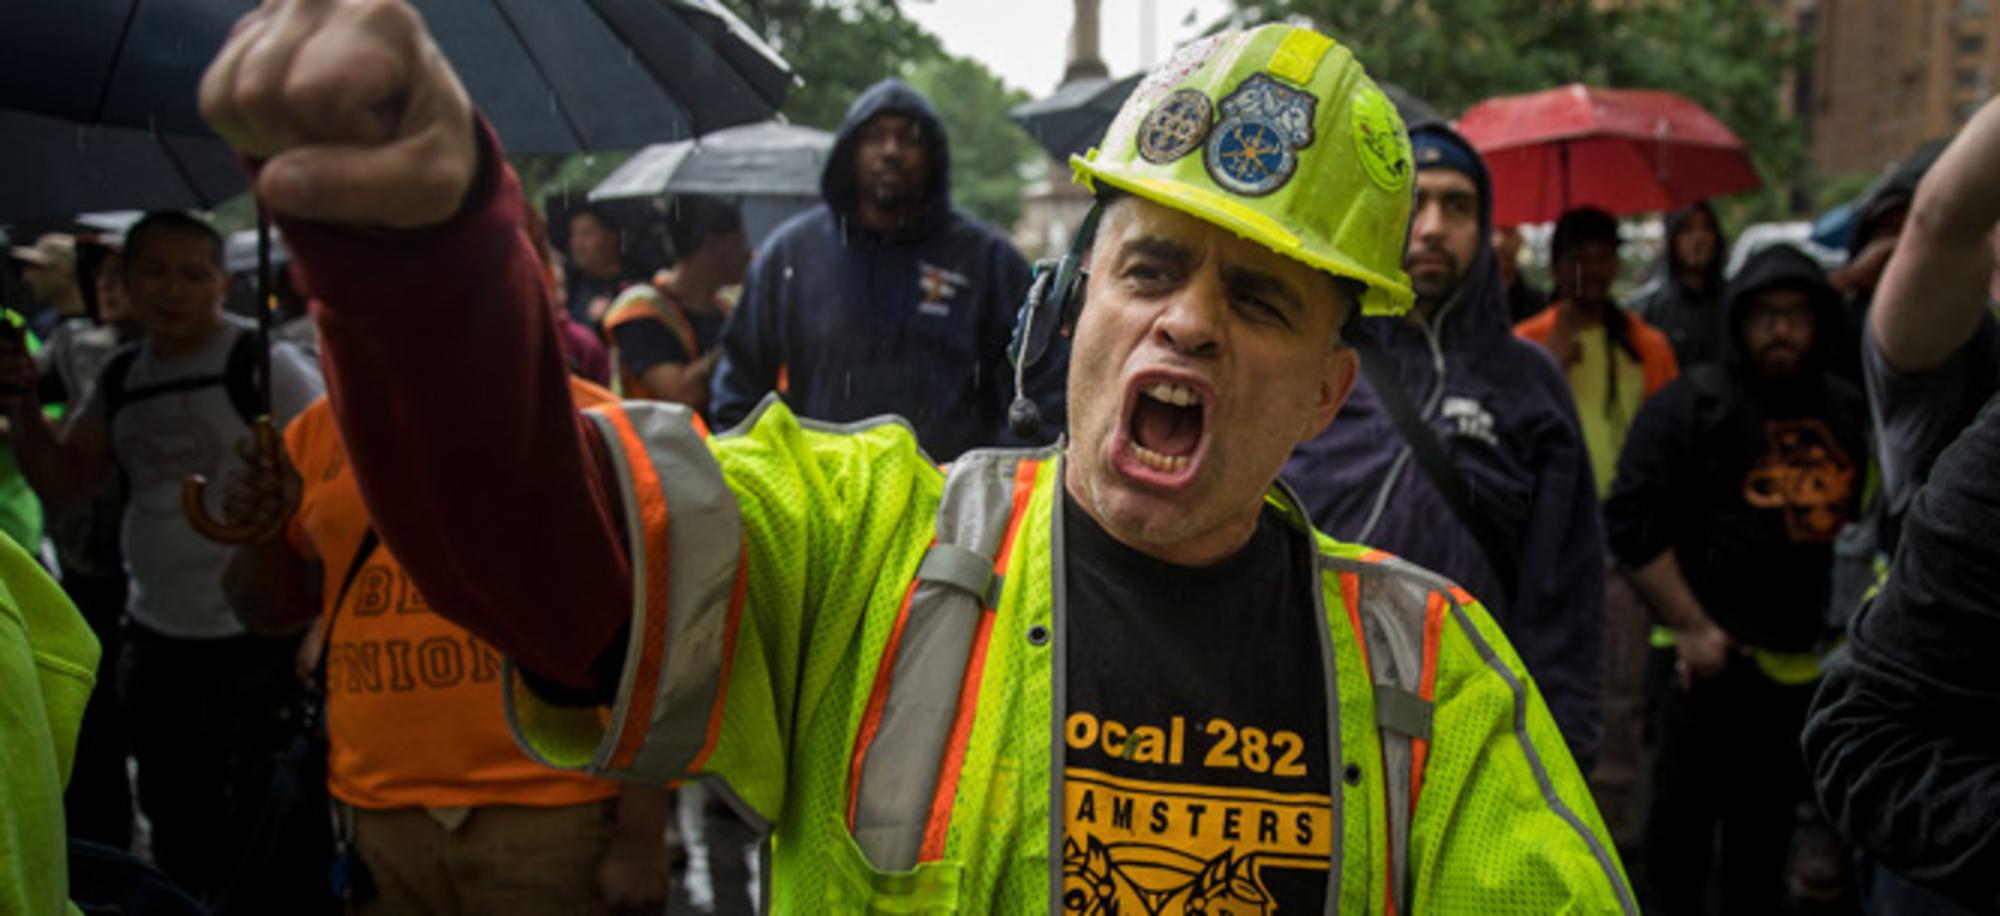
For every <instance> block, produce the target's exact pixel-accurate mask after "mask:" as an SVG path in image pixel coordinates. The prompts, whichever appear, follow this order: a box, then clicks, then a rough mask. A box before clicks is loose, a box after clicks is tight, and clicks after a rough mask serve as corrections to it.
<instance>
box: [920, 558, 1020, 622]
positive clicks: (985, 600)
mask: <svg viewBox="0 0 2000 916" xmlns="http://www.w3.org/2000/svg"><path fill="white" fill-rule="evenodd" d="M917 578H919V579H922V580H923V581H925V582H937V583H940V584H943V585H953V586H957V587H958V588H959V589H961V590H963V591H964V592H965V593H966V594H969V595H972V596H973V597H975V598H978V599H979V603H980V605H981V606H982V607H992V606H993V602H994V600H995V599H997V598H999V597H1000V576H999V575H998V574H997V573H995V572H994V571H993V558H992V557H987V556H981V555H979V554H978V553H976V552H974V551H971V550H967V549H965V548H963V547H960V546H958V545H957V544H933V545H931V549H930V550H929V551H928V552H926V553H925V554H924V561H923V562H922V563H919V564H917Z"/></svg>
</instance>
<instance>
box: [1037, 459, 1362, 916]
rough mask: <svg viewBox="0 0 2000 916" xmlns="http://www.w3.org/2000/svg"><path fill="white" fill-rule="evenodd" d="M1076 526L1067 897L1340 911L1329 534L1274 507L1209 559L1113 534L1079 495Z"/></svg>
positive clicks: (1109, 902)
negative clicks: (1327, 619) (1334, 859)
mask: <svg viewBox="0 0 2000 916" xmlns="http://www.w3.org/2000/svg"><path fill="white" fill-rule="evenodd" d="M1063 525H1064V536H1065V537H1066V538H1067V541H1068V545H1067V569H1068V573H1067V581H1066V583H1065V584H1066V587H1067V590H1068V602H1067V606H1068V621H1067V627H1068V638H1069V646H1068V649H1067V665H1066V670H1065V676H1066V677H1067V704H1068V710H1069V711H1068V716H1067V719H1066V721H1065V722H1064V728H1063V732H1064V736H1065V740H1066V742H1067V745H1068V748H1067V755H1066V757H1065V766H1064V779H1065V796H1066V798H1065V802H1064V809H1065V810H1064V812H1063V814H1064V818H1065V826H1066V829H1065V833H1064V844H1063V845H1064V850H1063V875H1064V882H1063V885H1064V890H1063V893H1064V895H1065V903H1066V908H1068V909H1070V910H1073V911H1074V910H1079V909H1092V906H1093V904H1096V903H1103V904H1105V906H1104V907H1103V908H1102V909H1103V911H1104V912H1127V913H1175V914H1179V913H1184V912H1185V913H1194V912H1204V911H1205V912H1211V913H1213V912H1222V911H1224V910H1225V909H1228V907H1229V905H1231V904H1234V905H1236V906H1238V907H1247V909H1248V910H1254V911H1260V912H1269V911H1270V910H1271V909H1272V908H1273V907H1275V908H1276V910H1277V911H1278V912H1286V913H1291V912H1302V913H1316V912H1320V911H1322V910H1324V909H1325V901H1326V891H1327V883H1328V878H1329V876H1328V871H1327V862H1328V857H1329V855H1330V854H1331V849H1332V846H1331V839H1332V837H1331V832H1332V830H1333V829H1334V827H1333V823H1332V800H1331V797H1330V790H1331V782H1330V781H1329V780H1330V778H1331V774H1330V773H1329V769H1330V764H1329V763H1328V760H1327V753H1328V751H1327V734H1326V732H1327V710H1326V681H1325V675H1324V668H1323V667H1322V660H1321V657H1320V651H1321V637H1320V628H1321V624H1320V623H1319V622H1318V621H1316V620H1315V619H1314V618H1315V616H1316V615H1317V614H1318V610H1317V605H1316V604H1315V602H1314V601H1313V599H1312V593H1311V591H1310V590H1309V589H1310V588H1312V587H1313V586H1312V572H1311V569H1312V567H1311V564H1312V554H1311V551H1312V549H1313V548H1312V545H1311V544H1310V543H1309V542H1308V541H1307V540H1306V538H1305V537H1304V536H1302V535H1300V534H1299V533H1298V532H1296V531H1293V530H1292V529H1291V528H1290V527H1289V526H1288V525H1287V524H1286V523H1285V522H1284V521H1283V520H1282V519H1281V518H1280V517H1279V516H1278V515H1277V513H1276V511H1275V510H1272V509H1269V508H1268V507H1267V508H1266V509H1265V511H1264V514H1263V517H1262V518H1261V519H1260V521H1259V524H1258V527H1257V533H1256V535H1255V536H1254V537H1253V538H1252V539H1251V541H1250V543H1249V544H1248V545H1246V546H1245V547H1244V548H1243V549H1242V550H1240V551H1238V552H1237V553H1236V555H1235V556H1232V557H1230V558H1229V559H1227V560H1224V561H1223V562H1221V563H1219V564H1216V565H1214V566H1210V567H1206V568H1199V569H1197V568H1189V567H1183V566H1175V565H1173V564H1170V563H1165V562H1162V561H1159V560H1156V559H1153V558H1151V557H1148V556H1146V555H1144V554H1142V553H1140V552H1138V551H1136V550H1133V549H1132V548H1130V547H1127V546H1125V545H1123V544H1121V543H1119V542H1117V541H1116V540H1113V539H1112V538H1111V536H1110V535H1108V534H1106V533H1105V531H1104V530H1103V529H1102V528H1100V527H1098V525H1097V524H1096V522H1095V521H1093V520H1092V519H1091V518H1090V517H1089V516H1088V515H1087V514H1085V513H1084V512H1083V511H1082V510H1081V509H1079V508H1078V507H1077V506H1076V505H1075V504H1074V503H1073V502H1072V501H1071V500H1070V499H1068V498H1067V497H1065V498H1064V500H1063ZM1072 896H1074V897H1076V899H1075V900H1074V901H1072V900H1070V899H1069V898H1071V897H1072ZM1258 898H1263V899H1258Z"/></svg>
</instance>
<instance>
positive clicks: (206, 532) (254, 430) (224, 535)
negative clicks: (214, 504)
mask: <svg viewBox="0 0 2000 916" xmlns="http://www.w3.org/2000/svg"><path fill="white" fill-rule="evenodd" d="M250 431H251V434H252V435H253V436H254V437H255V439H256V443H257V449H258V451H260V452H263V453H264V454H267V455H275V454H277V451H278V431H277V429H276V428H275V427H273V426H272V425H271V418H270V417H268V416H264V417H258V418H257V420H256V422H254V423H252V424H251V426H250ZM207 496H208V478H207V477H205V476H203V475H201V474H189V475H188V476H186V477H185V478H182V479H181V514H182V515H185V516H187V520H188V526H189V527H191V528H193V529H194V530H195V533H196V534H199V535H201V536H202V537H205V538H207V539H209V540H211V541H214V542H215V543H217V544H226V545H229V546H235V545H238V544H249V543H252V542H254V541H262V540H265V539H267V538H269V537H270V536H271V535H273V534H276V533H277V532H278V529H279V527H280V526H282V525H283V524H284V520H283V519H273V520H271V521H268V522H264V523H262V524H259V523H256V522H238V523H233V524H232V523H228V522H223V521H220V520H218V519H216V518H215V517H214V516H212V515H209V514H208V500H207Z"/></svg>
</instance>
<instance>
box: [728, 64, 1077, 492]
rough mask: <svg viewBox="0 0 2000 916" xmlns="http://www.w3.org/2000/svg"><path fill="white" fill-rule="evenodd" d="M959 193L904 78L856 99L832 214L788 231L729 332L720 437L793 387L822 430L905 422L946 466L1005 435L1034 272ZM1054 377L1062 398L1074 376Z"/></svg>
mask: <svg viewBox="0 0 2000 916" xmlns="http://www.w3.org/2000/svg"><path fill="white" fill-rule="evenodd" d="M950 188H951V149H950V146H949V144H948V143H947V141H946V138H945V131H944V124H943V122H942V121H940V120H939V119H938V116H937V112H936V111H935V110H933V109H932V108H931V104H930V102H929V101H927V100H925V98H924V97H923V96H922V95H920V94H918V93H917V91H916V90H914V89H911V88H910V87H909V86H906V85H904V84H903V83H901V82H898V81H896V80H893V79H890V80H883V81H882V82H879V83H876V84H875V85H874V86H871V87H869V89H868V90H867V91H866V92H863V93H862V94H861V96H860V97H859V98H857V99H855V100H854V104H853V106H851V107H850V108H849V109H848V110H847V119H846V121H845V122H844V123H843V124H842V125H841V128H840V133H839V138H838V139H837V140H836V141H835V143H834V147H833V153H832V155H830V156H829V157H828V158H827V162H826V169H825V171H824V172H823V173H822V177H821V180H820V192H821V195H822V196H823V197H824V198H825V200H826V206H824V207H821V208H818V209H816V210H813V211H811V212H808V213H805V214H802V215H800V216H798V217H796V218H794V219H793V220H791V221H790V222H788V223H786V224H785V225H783V226H780V227H779V228H778V230H777V231H776V232H775V233H773V234H772V236H771V238H770V239H769V241H767V242H766V243H765V246H764V250H763V251H761V252H760V253H759V254H758V257H757V259H756V261H755V262H754V263H752V264H751V266H750V277H749V280H748V282H747V283H746V284H745V285H744V289H743V299H742V302H741V304H740V306H739V307H738V308H737V310H736V311H735V312H734V313H733V314H732V315H731V317H730V320H729V322H728V325H727V326H726V327H725V328H724V329H723V333H722V358H721V361H720V362H719V364H718V365H717V367H716V370H715V378H714V381H713V383H712V384H713V389H714V391H713V398H712V399H711V403H710V410H711V411H712V413H713V415H714V418H715V420H716V422H717V424H718V425H719V428H720V427H728V426H733V425H735V424H736V423H737V422H738V421H740V420H742V419H743V418H744V417H746V416H748V415H749V414H750V412H751V410H752V409H753V408H755V407H756V406H757V403H758V402H759V401H761V400H762V399H763V398H764V396H765V395H766V394H768V393H770V392H772V391H777V392H780V393H782V394H784V395H785V400H786V402H787V403H789V404H790V405H791V407H792V409H793V410H795V411H797V412H798V413H799V414H800V415H801V416H805V417H811V418H814V419H819V420H832V421H841V422H846V421H853V420H860V419H864V418H867V417H873V416H879V415H882V414H891V413H893V414H900V415H901V416H903V417H905V418H907V419H908V420H909V421H910V424H911V425H912V426H913V427H914V428H915V429H916V432H917V441H918V442H920V443H921V444H922V445H923V446H924V448H925V449H926V451H927V452H928V453H929V454H930V456H931V457H932V458H935V459H938V460H940V461H948V460H950V459H952V458H954V457H956V456H957V455H958V454H959V453H961V452H963V451H965V450H966V449H969V448H972V447H974V446H979V445H993V444H997V443H999V442H1001V441H1003V440H1004V438H1005V433H1006V420H1007V406H1008V402H1009V400H1010V399H1011V397H1012V395H1013V382H1012V375H1011V374H1010V372H1009V371H1008V363H1007V354H1006V350H1007V340H1008V335H1009V334H1010V333H1011V332H1012V330H1013V322H1014V313H1015V310H1016V308H1017V307H1018V306H1019V305H1020V303H1021V296H1022V293H1024V292H1025V291H1026V290H1027V288H1028V264H1027V262H1026V261H1025V260H1023V259H1022V258H1021V255H1020V253H1019V252H1017V251H1015V250H1014V247H1013V245H1012V244H1010V243H1009V242H1008V241H1007V240H1006V239H1005V238H1004V237H1002V236H1001V235H1000V234H999V233H997V232H995V231H994V230H993V229H992V228H991V227H989V226H987V225H986V224H984V223H981V222H979V221H978V220H976V219H973V218H972V217H970V216H966V215H965V214H963V213H960V212H958V211H957V210H956V209H954V208H953V207H952V205H951V194H950ZM1056 362H1058V363H1060V362H1061V360H1056ZM1046 371H1047V375H1046V376H1045V377H1046V378H1048V379H1049V380H1050V381H1051V382H1052V383H1053V384H1052V385H1051V389H1059V387H1060V380H1061V379H1062V377H1063V376H1062V371H1061V367H1060V366H1054V367H1051V368H1050V369H1048V370H1046ZM1058 394H1059V392H1057V391H1055V390H1050V391H1049V396H1048V397H1047V398H1045V400H1046V401H1048V402H1050V403H1049V404H1048V411H1047V412H1046V413H1045V415H1053V414H1054V413H1055V411H1056V409H1057V407H1058V406H1059V397H1058V396H1057V395H1058Z"/></svg>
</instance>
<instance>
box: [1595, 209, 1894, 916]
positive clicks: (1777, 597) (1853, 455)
mask: <svg viewBox="0 0 2000 916" xmlns="http://www.w3.org/2000/svg"><path fill="white" fill-rule="evenodd" d="M1725 305H1726V314H1727V317H1728V324H1727V326H1726V327H1727V328H1728V330H1729V332H1730V338H1729V341H1728V342H1729V345H1730V346H1729V348H1728V349H1727V350H1726V351H1725V353H1724V356H1723V359H1722V360H1721V361H1720V362H1719V363H1713V364H1709V365H1706V366H1701V367H1698V368H1696V369H1695V370H1693V371H1691V372H1689V373H1688V374H1687V375H1686V376H1683V377H1682V378H1681V379H1679V380H1677V381H1675V382H1674V383H1672V384H1669V385H1668V386H1667V387H1666V388H1665V389H1663V390H1661V392H1660V393H1659V395H1658V396H1656V397H1654V398H1653V399H1652V400H1649V401H1647V402H1646V404H1645V406H1644V407H1642V408H1641V409H1640V411H1639V415H1638V417H1637V418H1636V419H1635V420H1634V422H1633V425H1632V430H1631V435H1630V437H1629V438H1628V439H1627V440H1626V444H1625V450H1624V452H1623V453H1622V454H1621V455H1620V458H1619V466H1618V477H1617V483H1616V484H1615V487H1614V489H1613V491H1612V494H1611V498H1610V500H1609V501H1608V502H1607V503H1606V504H1605V518H1606V522H1607V525H1608V527H1609V529H1610V542H1611V548H1612V550H1613V551H1614V552H1615V553H1616V554H1617V556H1618V558H1619V560H1620V561H1622V562H1623V563H1624V564H1625V566H1626V567H1628V568H1629V569H1631V570H1632V571H1633V572H1632V579H1633V581H1634V583H1635V584H1636V585H1637V586H1638V588H1639V591H1640V593H1641V594H1642V595H1643V596H1644V597H1645V598H1646V600H1647V602H1648V603H1649V604H1650V605H1651V606H1652V607H1653V608H1654V609H1655V610H1656V611H1657V612H1658V613H1659V615H1660V617H1661V618H1662V619H1663V620H1664V621H1665V622H1666V624H1667V625H1668V626H1669V627H1670V628H1671V629H1672V631H1673V648H1672V649H1671V650H1663V651H1662V652H1661V653H1660V654H1659V655H1658V656H1657V657H1656V659H1655V662H1656V664H1657V665H1659V666H1660V667H1661V668H1662V669H1664V668H1666V667H1668V666H1671V667H1672V669H1673V672H1674V677H1673V678H1672V679H1671V680H1672V686H1671V687H1669V688H1667V689H1666V690H1665V692H1664V693H1665V695H1664V696H1663V697H1661V699H1660V724H1659V729H1660V730H1659V745H1658V756H1657V758H1656V759H1655V769H1654V775H1653V794H1652V809H1651V813H1650V815H1649V817H1648V820H1647V828H1646V834H1647V835H1646V854H1647V856H1648V860H1647V864H1648V872H1647V873H1648V874H1649V875H1651V876H1652V879H1653V880H1652V882H1651V883H1652V885H1653V887H1654V889H1655V892H1656V893H1657V894H1658V895H1659V896H1658V899H1657V900H1655V901H1653V902H1652V903H1651V904H1650V905H1649V906H1648V907H1647V910H1648V912H1656V913H1665V914H1675V913H1703V912H1707V909H1706V900H1707V893H1708V884H1709V881H1710V878H1711V876H1713V877H1715V878H1717V879H1719V881H1720V884H1721V899H1722V900H1725V901H1727V902H1728V910H1727V912H1741V913H1775V912H1779V911H1780V910H1781V903H1782V900H1783V895H1784V889H1785V866H1786V854H1787V851H1788V849H1789V847H1790V843H1791V837H1792V832H1793V828H1794V809H1795V808H1796V807H1797V805H1798V804H1799V803H1800V802H1801V801H1803V800H1805V797H1806V796H1805V790H1806V783H1805V771H1804V769H1803V767H1802V766H1801V764H1800V761H1799V755H1798V753H1797V750H1796V749H1797V745H1798V736H1799V733H1800V730H1801V729H1802V728H1803V726H1804V723H1805V712H1806V706H1807V703H1808V702H1809V701H1810V700H1811V698H1812V692H1813V689H1814V686H1815V684H1816V683H1817V681H1818V677H1819V664H1818V657H1817V655H1816V651H1817V649H1818V648H1819V647H1820V646H1821V645H1823V644H1824V643H1825V642H1826V641H1827V640H1828V638H1829V637H1830V635H1831V634H1830V633H1829V632H1828V625H1827V623H1826V620H1827V617H1826V610H1827V602H1828V598H1829V590H1830V584H1829V583H1830V571H1831V568H1832V563H1833V540H1834V537H1835V535H1837V534H1838V533H1839V531H1840V528H1841V526H1842V525H1844V524H1846V523H1847V522H1848V521H1850V520H1852V519H1853V518H1854V517H1855V516H1856V514H1857V508H1858V506H1859V503H1860V494H1861V476H1862V471H1863V468H1864V465H1865V463H1866V460H1867V459H1866V451H1865V449H1866V448H1867V439H1866V429H1867V414H1866V411H1865V408H1864V406H1863V403H1862V399H1861V395H1860V392H1859V391H1857V390H1856V389H1855V388H1854V387H1853V386H1851V385H1849V384H1847V383H1846V382H1845V381H1843V380H1841V379H1840V378H1839V377H1838V376H1836V375H1834V374H1833V373H1832V372H1831V371H1830V370H1829V368H1828V364H1829V359H1830V353H1831V351H1832V341H1831V339H1830V338H1829V336H1828V335H1827V334H1825V333H1824V331H1825V330H1826V329H1828V328H1832V327H1838V317H1839V314H1840V301H1839V298H1838V297H1837V296H1836V295H1835V293H1834V291H1833V288H1832V287H1831V286H1829V285H1828V284H1827V282H1826V280H1825V278H1824V276H1823V274H1822V273H1821V271H1820V269H1819V267H1818V265H1817V264H1815V263H1814V262H1813V261H1812V259H1811V258H1809V257H1807V256H1806V255H1804V254H1802V253H1800V252H1799V251H1798V250H1797V249H1795V248H1792V247H1790V246H1785V245H1779V246H1773V247H1771V248H1768V249H1765V250H1764V251H1762V252H1760V253H1758V254H1757V255H1756V256H1755V257H1753V258H1751V259H1750V261H1749V262H1748V263H1747V264H1745V265H1744V267H1743V269H1742V270H1741V271H1740V272H1739V273H1738V274H1737V276H1736V278H1735V280H1733V281H1732V282H1731V283H1730V285H1729V288H1728V293H1727V295H1726V297H1725ZM1661 680H1662V681H1666V680H1668V679H1667V678H1665V677H1662V678H1661ZM1718 826H1720V828H1721V832H1722V837H1721V841H1720V844H1719V846H1718V844H1717V843H1716V841H1715V836H1716V829H1717V827H1718ZM1718 849H1724V850H1727V855H1723V856H1720V857H1719V863H1720V864H1719V865H1717V862H1718V856H1717V855H1716V853H1717V851H1718Z"/></svg>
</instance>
